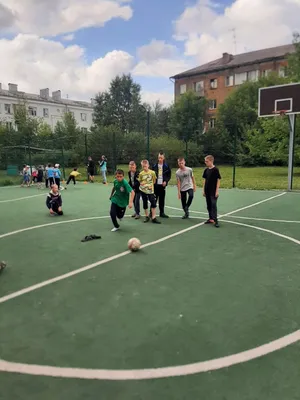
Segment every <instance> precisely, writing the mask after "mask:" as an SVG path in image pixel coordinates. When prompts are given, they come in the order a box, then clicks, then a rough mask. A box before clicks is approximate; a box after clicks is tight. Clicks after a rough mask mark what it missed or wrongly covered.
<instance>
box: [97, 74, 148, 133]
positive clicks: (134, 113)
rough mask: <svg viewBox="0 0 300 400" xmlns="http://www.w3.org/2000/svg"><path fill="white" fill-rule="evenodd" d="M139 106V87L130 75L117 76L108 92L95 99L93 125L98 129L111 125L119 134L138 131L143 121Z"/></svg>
mask: <svg viewBox="0 0 300 400" xmlns="http://www.w3.org/2000/svg"><path fill="white" fill-rule="evenodd" d="M141 104H142V103H141V87H140V85H139V84H137V83H135V82H134V81H133V79H132V77H131V75H123V76H121V77H120V76H117V77H116V78H115V79H113V80H112V81H111V83H110V87H109V89H108V91H107V92H102V93H99V94H98V95H97V96H96V98H95V106H94V116H93V119H94V124H95V125H96V126H98V127H101V126H112V125H113V126H115V127H118V129H119V130H120V131H121V132H131V131H134V130H138V129H139V128H140V127H141V125H143V122H142V121H143V120H144V117H143V115H142V110H141Z"/></svg>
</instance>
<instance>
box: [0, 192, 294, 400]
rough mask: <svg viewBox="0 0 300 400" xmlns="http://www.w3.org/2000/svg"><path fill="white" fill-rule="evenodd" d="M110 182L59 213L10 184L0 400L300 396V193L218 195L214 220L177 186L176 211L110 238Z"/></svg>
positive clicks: (3, 211) (5, 205)
mask: <svg viewBox="0 0 300 400" xmlns="http://www.w3.org/2000/svg"><path fill="white" fill-rule="evenodd" d="M110 191H111V186H110V185H109V186H102V185H99V184H94V185H84V184H78V186H77V187H75V188H74V187H70V188H69V189H68V191H63V192H62V196H63V200H64V205H63V208H64V212H65V215H64V216H63V217H53V218H51V217H50V216H49V215H48V210H47V209H46V206H45V197H46V193H47V192H46V191H37V190H36V189H35V188H30V189H27V188H23V189H21V188H17V187H13V188H12V187H11V188H2V189H0V221H1V224H0V249H1V252H0V253H1V255H0V259H1V260H2V259H3V260H6V261H7V262H8V267H7V269H6V270H4V271H3V273H2V274H1V275H0V315H1V318H0V332H1V335H0V359H1V361H0V370H1V371H2V372H0V398H1V399H5V400H6V399H14V400H18V399H22V400H37V399H38V400H40V399H43V400H48V399H49V400H50V399H51V400H52V399H56V400H58V399H72V400H79V399H87V400H88V399H93V400H94V399H105V400H118V399H120V400H133V399H141V400H153V399H159V400H160V399H162V400H167V399H172V400H173V399H176V400H177V399H178V400H183V399H188V400H190V399H191V400H194V399H206V400H207V399H208V400H211V399H212V400H219V399H220V400H225V399H230V400H245V399H249V400H250V399H251V400H253V399H263V400H268V399H270V400H271V399H272V400H277V399H278V400H282V399H289V400H291V399H298V398H299V391H300V381H299V372H300V367H299V348H300V345H299V344H300V328H299V321H300V311H299V300H300V290H299V245H300V211H299V201H300V195H299V194H297V193H283V192H258V191H257V192H254V191H239V190H222V191H221V193H220V199H219V214H220V215H221V217H220V228H219V229H216V228H214V227H213V226H206V225H203V222H204V221H205V220H206V219H207V215H206V212H205V211H206V210H205V199H204V198H203V197H202V193H201V189H198V191H197V192H196V195H195V199H194V203H193V205H192V209H193V213H191V214H192V218H190V220H182V219H181V216H182V211H181V210H180V208H179V207H180V202H179V200H178V199H177V194H176V188H174V187H169V188H168V190H167V205H168V208H167V210H166V211H167V212H168V214H169V215H170V216H172V217H171V218H170V219H169V220H162V225H159V226H158V225H154V224H151V223H148V224H144V223H143V220H142V219H141V220H139V221H136V220H134V219H132V218H130V213H131V212H130V211H129V212H128V218H125V219H124V221H123V223H122V230H120V231H119V232H116V233H112V232H111V231H110V229H111V227H112V225H111V221H110V218H109V217H108V214H109V206H110V203H109V200H108V198H109V194H110ZM178 208H179V209H178ZM93 233H95V234H99V235H101V236H102V239H101V240H94V241H90V242H86V243H81V239H82V238H83V237H84V236H86V235H88V234H93ZM131 237H138V238H139V239H140V240H141V241H142V244H143V245H144V247H143V248H142V249H141V250H140V251H139V252H138V253H129V252H128V251H127V241H128V239H129V238H131Z"/></svg>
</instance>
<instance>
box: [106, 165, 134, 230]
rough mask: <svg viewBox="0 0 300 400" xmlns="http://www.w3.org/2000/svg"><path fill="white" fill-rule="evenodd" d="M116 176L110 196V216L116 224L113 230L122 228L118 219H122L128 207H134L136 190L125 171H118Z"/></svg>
mask: <svg viewBox="0 0 300 400" xmlns="http://www.w3.org/2000/svg"><path fill="white" fill-rule="evenodd" d="M115 178H116V179H115V180H114V187H113V190H112V192H111V195H110V198H109V199H110V200H111V207H110V217H111V220H112V223H113V224H114V228H113V229H112V230H111V231H112V232H116V231H118V230H119V229H120V225H119V224H118V221H117V219H119V220H120V221H122V219H123V217H124V215H125V211H126V207H127V206H128V207H129V208H132V205H133V199H134V190H132V188H131V186H130V185H129V183H128V182H127V181H126V179H124V171H123V170H122V169H118V170H117V171H116V175H115Z"/></svg>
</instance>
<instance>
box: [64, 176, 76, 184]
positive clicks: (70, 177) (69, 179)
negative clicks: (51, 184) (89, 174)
mask: <svg viewBox="0 0 300 400" xmlns="http://www.w3.org/2000/svg"><path fill="white" fill-rule="evenodd" d="M72 178H74V176H71V175H70V176H69V178H68V180H67V183H66V185H68V184H69V183H70V182H71V179H72Z"/></svg>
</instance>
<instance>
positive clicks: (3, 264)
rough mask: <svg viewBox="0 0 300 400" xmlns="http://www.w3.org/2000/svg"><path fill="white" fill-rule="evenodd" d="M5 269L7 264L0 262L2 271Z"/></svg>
mask: <svg viewBox="0 0 300 400" xmlns="http://www.w3.org/2000/svg"><path fill="white" fill-rule="evenodd" d="M5 267H6V262H5V261H0V271H3V270H4V268H5Z"/></svg>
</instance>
